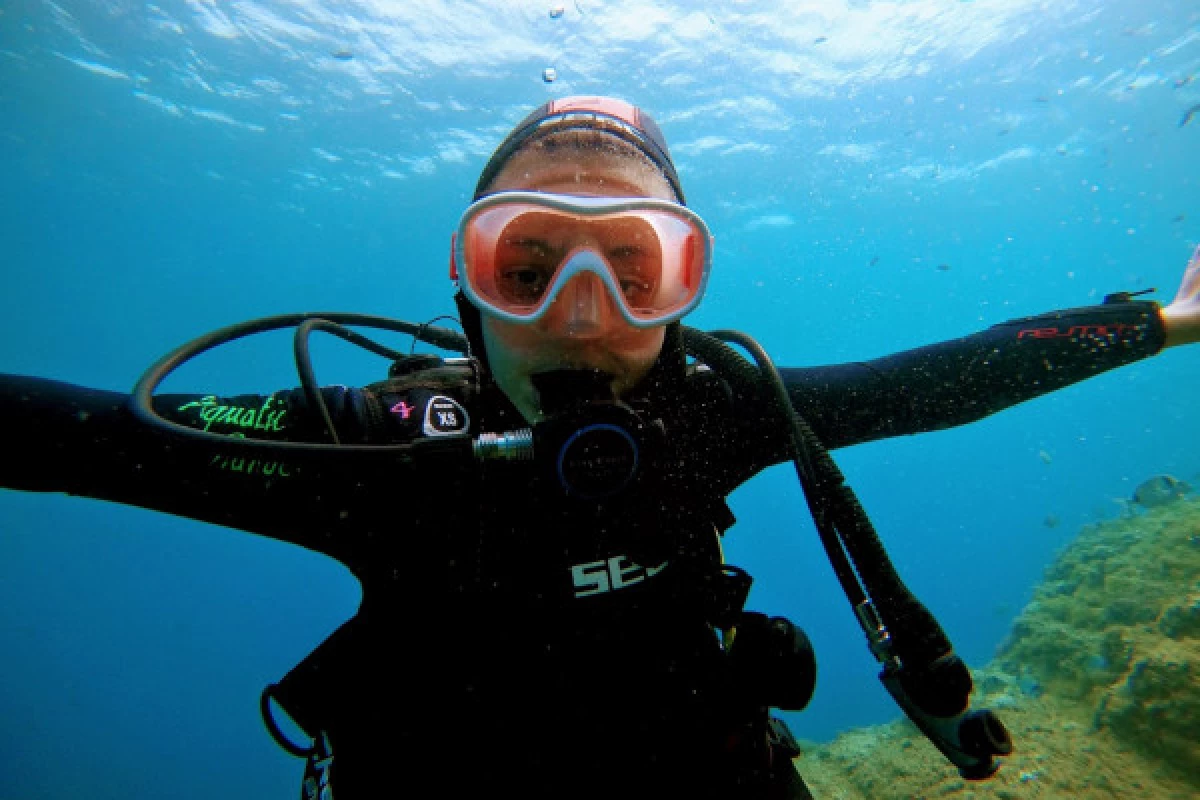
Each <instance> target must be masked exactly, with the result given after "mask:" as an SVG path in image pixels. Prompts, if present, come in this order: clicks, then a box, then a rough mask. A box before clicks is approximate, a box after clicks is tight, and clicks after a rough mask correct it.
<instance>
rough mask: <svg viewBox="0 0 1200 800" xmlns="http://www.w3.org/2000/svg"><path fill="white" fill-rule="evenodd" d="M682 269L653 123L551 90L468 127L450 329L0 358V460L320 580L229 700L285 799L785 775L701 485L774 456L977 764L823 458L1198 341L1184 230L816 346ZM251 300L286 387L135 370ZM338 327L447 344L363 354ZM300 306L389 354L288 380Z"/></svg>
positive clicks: (789, 789) (740, 475)
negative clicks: (300, 624) (1053, 296)
mask: <svg viewBox="0 0 1200 800" xmlns="http://www.w3.org/2000/svg"><path fill="white" fill-rule="evenodd" d="M711 268H712V237H711V235H710V232H709V230H708V228H707V227H706V225H705V223H704V221H703V220H702V219H701V218H700V217H699V216H698V215H697V214H696V213H695V212H694V211H692V210H691V209H689V208H688V207H687V206H686V205H685V202H684V193H683V188H682V186H681V184H680V180H679V176H678V175H677V173H676V170H675V167H674V165H673V163H672V160H671V157H670V155H669V153H668V150H667V145H666V142H665V140H664V138H663V136H662V133H661V131H660V130H659V128H658V127H657V126H656V125H655V123H654V122H653V121H652V120H651V118H650V117H649V116H648V115H647V114H646V113H645V112H644V111H642V110H641V109H639V108H636V107H634V106H632V105H630V104H629V103H626V102H624V101H620V100H616V99H613V98H604V97H569V98H563V99H558V100H554V101H551V102H549V103H547V104H545V105H544V106H542V107H540V108H538V109H537V110H536V111H534V112H533V113H531V114H530V115H529V116H528V117H527V118H526V119H524V120H522V121H521V122H520V123H519V124H518V125H517V126H516V128H515V129H514V130H513V131H512V132H511V133H510V134H509V135H508V136H507V138H505V139H504V141H503V142H502V143H501V144H500V146H499V147H498V148H497V150H496V151H495V153H494V154H493V155H492V157H491V159H490V160H489V161H488V162H487V165H486V166H485V167H484V169H483V172H482V174H481V176H480V178H479V182H478V185H477V187H476V189H475V194H474V200H473V202H472V203H471V205H470V206H469V207H468V208H467V209H466V211H465V213H464V214H463V216H462V218H461V221H460V222H459V224H458V227H457V230H456V232H455V233H454V235H453V237H452V243H451V260H450V270H451V277H452V278H453V280H454V282H455V285H456V287H457V291H456V294H455V302H456V304H457V309H458V317H459V320H460V322H461V325H462V329H463V333H462V334H459V333H458V332H456V331H454V330H449V329H444V328H439V327H435V326H433V325H430V324H425V325H411V324H408V323H401V322H399V321H394V320H386V319H383V318H376V317H364V316H359V315H351V314H297V315H291V316H286V317H275V318H269V319H265V320H256V321H252V322H251V323H246V324H244V325H239V326H232V327H230V328H226V329H223V330H221V331H217V332H214V333H213V334H210V335H208V336H206V337H203V338H202V339H199V340H197V341H196V342H193V343H190V344H189V345H186V346H184V347H183V348H180V349H178V350H176V351H174V352H172V353H171V354H169V355H167V356H165V357H164V358H163V359H162V360H161V361H160V362H158V364H156V365H155V366H154V367H152V368H151V369H150V370H149V371H148V372H147V373H146V375H145V376H143V378H142V380H141V381H140V382H139V383H138V385H137V386H136V387H135V389H134V391H133V393H132V394H129V395H126V394H123V393H115V392H109V391H99V390H94V389H89V388H84V387H79V386H73V385H68V384H65V383H61V382H55V381H49V380H43V379H39V378H34V377H23V376H3V377H0V420H3V426H4V430H3V436H4V441H5V442H6V445H7V449H8V456H9V457H8V458H6V459H4V461H3V466H0V485H3V486H5V487H8V488H12V489H19V490H26V491H53V492H66V493H70V494H75V495H83V496H87V497H93V498H101V499H105V500H111V501H114V502H120V503H127V504H132V505H137V506H141V507H144V508H149V509H156V510H160V511H163V512H166V513H170V514H177V515H181V516H185V517H191V518H194V519H198V520H204V521H208V522H211V523H215V524H218V525H223V526H228V527H232V528H237V529H240V530H244V531H248V532H251V533H256V534H260V535H264V536H270V537H274V538H277V539H280V540H283V541H287V542H291V543H294V544H296V545H299V546H301V547H305V548H309V549H311V550H315V551H317V552H320V553H323V554H326V555H328V556H330V557H332V558H335V559H338V560H339V561H341V562H342V563H344V564H345V565H346V566H347V567H348V568H349V569H350V570H351V571H352V572H353V574H354V575H355V576H356V577H357V578H358V580H359V581H360V582H361V585H362V591H363V597H362V603H361V606H360V608H359V610H358V612H357V613H356V615H355V616H354V617H353V618H352V619H350V620H349V621H347V622H346V623H345V624H344V625H342V626H341V627H340V628H339V629H338V630H337V631H336V632H334V633H333V634H332V635H331V636H330V637H329V639H327V640H326V641H325V642H323V643H322V644H321V645H320V646H319V647H318V648H317V649H316V650H314V651H313V653H312V654H310V655H309V656H308V657H307V658H305V659H304V661H302V662H301V663H300V664H298V665H297V666H296V667H295V668H294V669H292V670H291V671H290V672H289V673H288V674H287V675H286V676H282V677H281V679H280V680H279V682H278V683H276V684H273V685H271V686H269V687H267V688H266V689H265V690H264V692H263V695H262V697H261V698H260V704H261V710H262V712H263V718H264V722H265V724H266V727H267V729H268V731H269V732H270V734H271V735H272V736H273V737H275V739H276V740H277V741H278V742H279V743H280V745H281V746H282V747H284V748H285V749H287V750H288V751H289V752H292V753H293V754H295V755H297V756H298V757H300V758H303V759H304V763H305V767H304V777H303V781H302V786H301V797H302V798H305V799H307V800H314V799H315V798H330V797H334V796H336V797H337V798H339V800H353V798H361V797H373V796H378V794H379V793H380V792H384V791H386V792H388V793H391V794H395V795H398V796H403V795H405V794H406V793H411V794H414V795H420V794H426V793H428V792H427V791H426V790H424V789H421V788H419V787H422V786H426V785H430V784H433V785H436V786H437V787H438V789H437V791H436V794H437V795H438V796H444V797H484V796H489V795H491V794H492V793H497V792H514V793H516V794H518V795H520V796H524V797H556V798H557V797H578V798H590V797H597V798H598V797H680V798H683V797H687V798H747V799H750V798H808V797H810V794H809V792H808V790H807V789H806V787H805V785H804V782H803V780H802V779H801V777H800V776H799V775H798V774H797V771H796V769H795V767H794V765H793V762H792V759H793V758H794V757H795V756H796V755H797V754H798V752H799V751H798V748H797V746H796V742H795V740H794V739H793V738H792V736H791V735H790V733H789V732H788V730H787V727H786V725H784V724H783V722H781V721H780V720H779V719H778V718H777V717H776V716H775V715H774V714H773V712H772V709H784V710H799V709H803V708H804V707H805V705H806V704H807V703H808V700H809V698H810V697H811V695H812V693H813V690H814V685H815V678H816V661H815V657H814V654H813V652H812V649H811V647H810V646H809V644H808V640H807V638H806V637H805V636H804V633H803V632H802V631H801V630H800V628H799V627H797V626H796V625H795V624H794V623H793V622H791V621H790V620H787V619H785V618H783V617H779V616H771V615H770V614H769V611H758V610H751V609H747V608H746V607H745V602H746V598H747V593H748V590H749V586H750V581H751V578H750V576H749V575H747V574H746V573H745V571H744V570H741V569H739V568H738V567H736V566H735V565H732V564H727V563H725V562H724V559H723V556H722V552H721V540H722V537H723V536H724V535H725V534H726V531H727V530H728V529H729V528H730V527H731V526H732V525H733V523H734V518H733V515H732V514H731V513H730V511H729V509H728V507H727V505H726V502H725V501H726V497H727V496H728V495H729V494H730V493H731V492H732V491H733V490H734V489H736V488H737V487H738V486H740V485H741V484H742V483H744V482H745V481H747V480H748V479H750V478H751V477H752V476H754V475H755V474H757V473H758V472H760V471H761V470H763V469H765V468H766V467H768V466H771V465H774V464H778V463H781V462H785V461H792V462H793V463H794V464H795V466H796V469H797V474H798V476H799V479H800V482H801V485H802V487H803V489H804V494H805V497H806V500H807V502H808V504H809V507H810V510H811V512H812V514H813V518H814V521H815V523H816V526H817V530H818V534H819V535H820V536H821V537H822V542H823V544H824V545H825V548H826V552H827V554H828V555H829V557H830V560H831V563H832V565H833V567H834V570H835V572H836V574H837V577H838V579H839V581H841V583H842V586H843V589H844V590H845V591H846V593H847V597H848V599H849V600H850V603H851V606H852V609H853V612H854V614H855V616H856V618H857V619H858V621H859V622H860V624H861V626H862V628H863V631H864V634H865V636H866V638H867V643H868V646H869V649H870V651H871V653H872V654H873V655H874V656H875V657H876V658H877V659H878V661H879V662H880V665H881V668H882V671H881V675H880V677H881V680H882V681H883V683H884V685H885V687H886V688H887V689H888V691H889V692H890V693H891V694H892V696H893V697H894V698H895V699H896V701H897V702H898V704H899V705H900V706H901V708H902V709H903V710H904V711H905V713H906V714H908V716H909V717H910V718H911V719H912V720H913V721H914V722H915V723H916V724H917V725H918V727H919V728H920V729H921V730H922V732H923V733H925V734H926V735H927V736H928V737H929V738H930V740H931V741H932V742H933V743H934V744H935V745H936V746H937V747H938V748H939V749H940V750H941V751H942V753H943V754H944V755H945V756H946V757H947V758H948V759H949V760H950V761H951V762H952V763H953V764H954V766H955V767H957V768H958V769H959V771H960V772H961V773H962V774H963V775H964V776H966V777H968V778H970V779H977V780H980V779H986V778H987V777H988V776H989V775H991V774H992V773H993V772H994V771H995V769H996V766H997V763H998V762H997V757H998V756H1002V755H1004V754H1006V753H1008V752H1010V751H1011V750H1012V747H1013V743H1012V742H1011V741H1010V739H1009V737H1008V734H1007V732H1006V731H1005V729H1004V726H1003V724H1002V723H1001V722H1000V720H999V719H998V718H997V716H996V715H995V714H993V713H991V712H990V711H988V710H986V709H972V708H971V707H970V703H969V695H970V692H971V682H970V675H969V672H968V670H967V668H966V667H965V665H964V664H963V663H962V661H961V660H959V659H958V657H957V656H956V655H955V654H954V651H953V648H952V646H951V645H950V643H949V641H948V640H947V639H946V637H945V635H944V633H943V632H942V631H941V629H940V628H939V627H938V625H937V622H936V620H934V619H933V617H932V615H931V614H929V613H928V611H927V610H926V609H925V608H924V607H923V606H922V605H921V604H920V602H919V601H918V600H917V599H916V598H914V597H913V596H912V595H911V593H910V592H908V591H907V589H906V588H905V587H904V585H903V583H902V581H901V580H900V579H899V576H898V575H896V573H895V571H894V570H893V569H892V568H891V565H890V563H889V562H888V560H887V557H886V553H885V552H884V551H883V548H882V546H881V545H880V544H879V541H878V538H877V537H875V536H874V532H873V530H871V526H870V522H869V520H867V518H866V515H865V514H864V513H863V512H862V509H861V507H860V506H858V504H857V502H856V501H855V499H854V497H853V493H852V492H851V491H850V489H849V487H848V486H846V485H845V483H844V481H843V479H842V478H841V476H840V474H838V472H837V470H836V466H834V465H833V463H832V461H831V460H830V459H829V456H828V452H827V449H836V448H841V447H847V446H850V445H854V444H858V443H862V442H868V441H872V440H876V439H880V438H883V437H890V436H900V435H904V434H912V433H918V432H922V431H932V430H938V429H942V428H946V427H950V426H953V425H960V424H964V423H967V422H971V421H974V420H978V419H981V418H983V417H985V416H987V415H989V414H991V413H993V412H996V411H999V410H1001V409H1003V408H1005V407H1008V406H1011V405H1014V404H1016V403H1020V402H1023V401H1025V400H1029V399H1032V398H1035V397H1038V396H1040V395H1043V394H1045V393H1047V392H1050V391H1053V390H1055V389H1058V388H1061V387H1064V386H1067V385H1070V384H1072V383H1075V382H1077V381H1080V380H1083V379H1084V378H1087V377H1090V376H1093V375H1097V374H1099V373H1101V372H1104V371H1106V370H1109V369H1112V368H1114V367H1118V366H1122V365H1125V364H1129V363H1132V362H1134V361H1137V360H1139V359H1142V358H1145V357H1147V356H1150V355H1153V354H1155V353H1158V352H1159V351H1160V350H1161V349H1163V348H1164V347H1165V346H1168V345H1175V344H1183V343H1189V342H1195V341H1197V340H1200V300H1198V299H1197V294H1198V291H1200V250H1198V251H1197V256H1196V257H1195V258H1193V260H1192V262H1191V263H1190V265H1189V268H1188V270H1187V271H1186V273H1185V276H1184V280H1183V285H1182V287H1181V288H1180V291H1179V294H1178V296H1177V297H1176V299H1175V302H1173V303H1172V304H1170V305H1168V306H1166V307H1160V306H1159V304H1157V303H1155V302H1150V301H1144V300H1138V299H1135V296H1134V295H1133V294H1131V293H1127V292H1121V293H1115V294H1112V295H1109V296H1108V297H1107V298H1105V302H1104V303H1103V304H1101V305H1097V306H1092V307H1085V308H1075V309H1070V310H1065V311H1057V312H1053V313H1049V314H1045V315H1041V316H1036V317H1030V318H1024V319H1018V320H1014V321H1011V322H1008V323H1003V324H999V325H996V326H994V327H992V328H989V329H987V330H985V331H982V332H980V333H976V334H974V335H970V336H966V337H964V338H961V339H957V340H954V341H949V342H945V343H941V344H936V345H933V346H929V347H923V348H919V349H916V350H912V351H908V352H903V353H899V354H896V355H892V356H888V357H884V358H880V359H877V360H875V361H871V362H866V363H854V364H844V365H835V366H825V367H814V368H781V369H776V368H775V367H774V366H773V365H771V364H770V361H769V359H768V358H767V357H766V354H765V353H763V352H762V351H761V348H759V347H757V345H756V344H755V343H754V342H753V340H752V339H749V337H746V336H744V335H741V334H737V333H735V332H718V333H714V334H703V333H701V332H699V331H695V330H693V329H691V328H687V327H685V326H684V325H683V324H682V323H681V319H682V318H683V317H684V316H685V315H686V314H688V312H690V311H692V310H693V309H694V308H695V307H696V306H697V304H698V303H699V302H700V301H701V299H702V297H703V294H704V289H705V285H706V282H707V280H708V277H709V273H710V269H711ZM284 326H292V327H295V328H296V338H295V348H296V357H297V364H298V369H299V373H300V383H301V386H300V387H299V388H295V389H290V390H285V391H280V392H277V393H275V394H272V395H269V396H257V395H244V396H235V397H217V396H213V395H206V394H187V395H160V394H156V393H154V389H155V388H156V387H157V386H158V384H159V383H160V382H161V380H162V379H163V378H164V377H165V376H166V375H167V374H169V373H170V372H171V371H172V370H174V369H175V368H176V367H177V366H178V365H179V364H181V363H183V362H184V361H186V360H187V359H189V358H191V357H192V356H194V355H196V354H198V353H201V352H204V351H206V350H208V349H211V348H213V347H216V346H219V345H221V344H223V343H225V342H228V341H230V340H232V339H235V338H239V337H241V336H244V335H248V334H252V333H256V332H259V331H262V330H270V329H274V328H278V327H284ZM361 326H366V327H376V328H385V329H390V330H393V331H405V332H408V333H411V334H412V335H413V336H415V337H416V338H417V339H419V340H422V341H425V342H428V343H430V344H433V345H434V346H435V347H436V348H440V349H442V350H450V351H457V352H458V353H460V354H461V355H458V356H442V355H436V354H432V353H419V354H405V353H402V352H396V351H393V350H391V349H389V348H386V347H384V346H382V345H380V344H378V343H376V342H374V341H373V340H370V339H368V338H367V337H365V336H364V335H362V334H360V333H358V332H357V331H356V330H353V329H354V328H357V327H361ZM314 332H324V333H328V334H333V335H337V336H340V337H342V338H344V339H346V340H347V341H351V342H354V343H356V344H359V345H361V346H363V347H365V348H367V349H369V350H371V351H373V352H376V353H378V354H379V355H381V356H384V357H385V358H387V359H389V360H390V362H391V364H390V367H389V369H388V372H387V377H386V378H385V379H383V380H381V381H379V382H378V383H376V384H372V385H370V386H366V387H358V388H354V387H344V386H324V387H322V386H321V385H320V384H319V383H318V382H317V379H316V374H315V372H314V370H313V367H312V364H311V362H310V361H309V359H308V355H307V341H308V338H309V336H310V335H311V334H312V333H314ZM731 345H732V346H731ZM734 346H736V347H737V348H741V349H742V350H745V351H747V352H749V353H750V354H751V356H752V357H753V358H752V359H747V358H746V357H744V356H742V355H740V354H739V352H738V351H737V350H736V349H735V347H734ZM285 717H286V718H290V720H291V721H292V722H294V723H295V725H294V726H281V725H280V720H282V719H284V718H285ZM287 727H291V728H292V729H293V730H300V731H303V733H304V734H305V737H306V738H305V737H299V736H298V734H288V733H285V730H284V729H285V728H287ZM409 786H411V787H413V788H411V789H409V788H408V787H409Z"/></svg>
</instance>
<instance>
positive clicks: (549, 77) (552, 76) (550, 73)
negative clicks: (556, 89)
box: [542, 67, 558, 83]
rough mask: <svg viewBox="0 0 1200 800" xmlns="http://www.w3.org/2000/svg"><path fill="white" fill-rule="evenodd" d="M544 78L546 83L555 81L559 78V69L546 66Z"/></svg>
mask: <svg viewBox="0 0 1200 800" xmlns="http://www.w3.org/2000/svg"><path fill="white" fill-rule="evenodd" d="M542 80H543V81H544V82H545V83H554V82H555V81H556V80H558V70H556V69H555V68H554V67H546V68H545V69H544V70H542Z"/></svg>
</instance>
